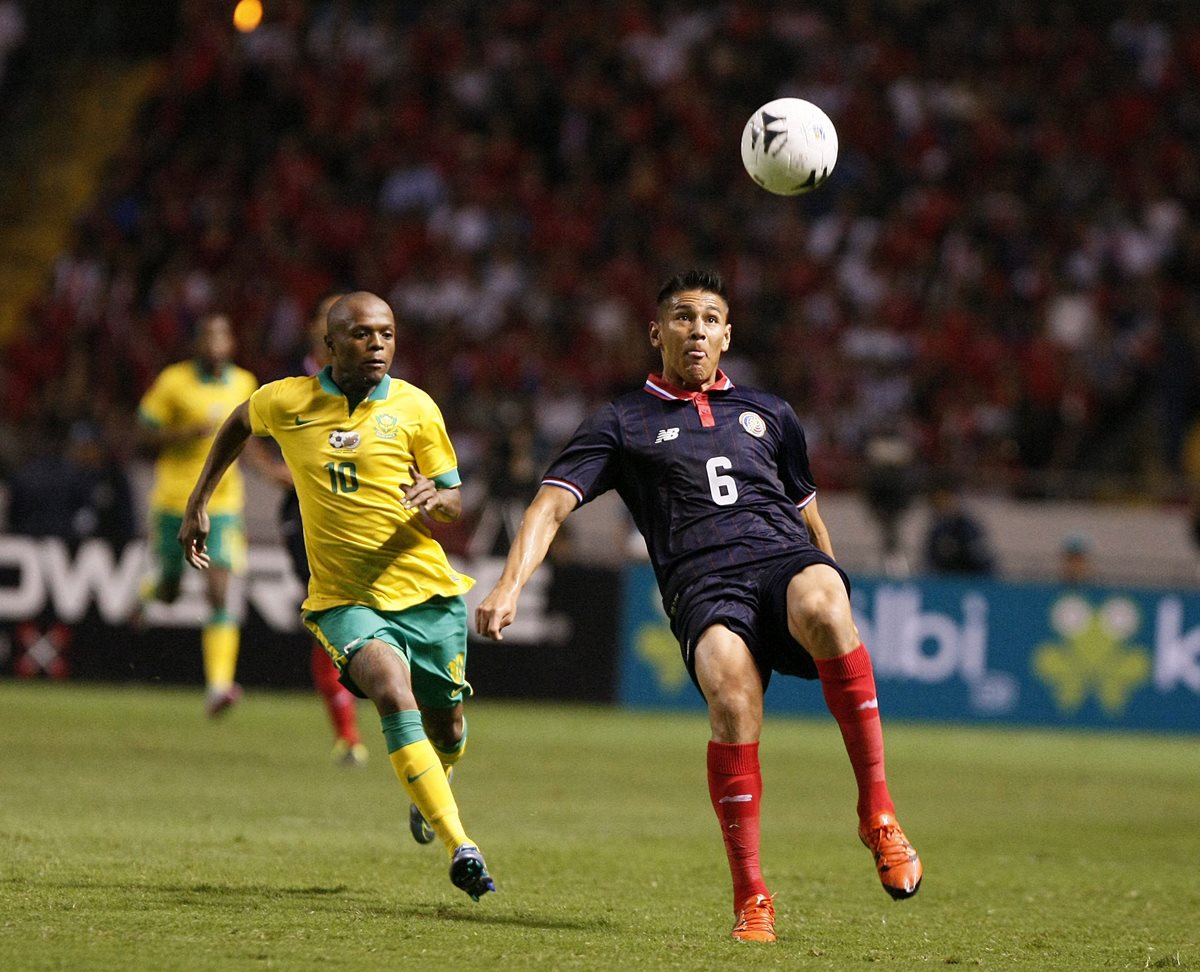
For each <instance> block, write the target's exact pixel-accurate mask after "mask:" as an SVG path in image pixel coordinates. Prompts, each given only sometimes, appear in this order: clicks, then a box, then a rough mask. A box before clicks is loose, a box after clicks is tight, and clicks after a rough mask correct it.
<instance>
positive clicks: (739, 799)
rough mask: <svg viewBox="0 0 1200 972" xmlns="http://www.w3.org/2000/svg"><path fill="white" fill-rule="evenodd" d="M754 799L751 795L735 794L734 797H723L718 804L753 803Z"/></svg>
mask: <svg viewBox="0 0 1200 972" xmlns="http://www.w3.org/2000/svg"><path fill="white" fill-rule="evenodd" d="M753 802H754V797H753V796H752V795H751V794H749V793H735V794H733V795H732V796H723V797H721V799H720V800H718V801H717V803H753Z"/></svg>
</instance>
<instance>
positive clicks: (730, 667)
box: [475, 270, 922, 942]
mask: <svg viewBox="0 0 1200 972" xmlns="http://www.w3.org/2000/svg"><path fill="white" fill-rule="evenodd" d="M730 335H731V329H730V322H729V298H728V294H727V291H726V288H725V284H724V281H723V280H722V279H721V277H720V276H719V275H718V274H716V273H713V272H710V271H702V270H688V271H685V272H683V273H680V274H677V275H676V276H674V277H672V278H671V279H670V280H668V281H667V282H666V284H664V286H663V288H662V290H661V291H660V292H659V295H658V302H657V313H656V315H655V319H654V320H653V321H652V322H651V323H650V344H651V346H652V347H654V348H656V349H658V351H659V352H660V353H661V355H662V373H661V374H657V375H653V374H652V375H650V376H649V377H648V378H647V379H646V383H645V385H644V386H643V387H642V389H640V390H639V391H635V392H631V393H629V394H626V395H623V396H621V397H620V398H617V399H616V400H614V401H613V402H611V403H609V404H608V405H606V406H604V407H603V408H601V409H600V410H599V411H597V412H596V413H595V414H594V415H592V416H591V417H590V418H589V419H587V420H586V421H585V422H584V423H583V424H582V425H581V426H580V427H579V429H578V430H577V431H576V432H575V434H574V436H573V437H572V438H571V441H570V442H569V443H568V444H567V445H566V447H565V448H564V449H563V451H562V452H561V453H560V454H559V456H558V458H557V459H555V460H554V462H553V463H552V464H551V466H550V468H549V470H548V471H547V473H546V475H545V477H544V478H543V480H542V486H541V488H540V489H539V490H538V493H537V495H536V496H535V497H534V499H533V502H532V503H530V505H529V508H528V509H527V510H526V511H525V516H524V519H523V520H522V523H521V528H520V530H519V531H518V534H517V537H516V539H515V541H514V543H513V546H512V548H511V550H510V551H509V555H508V559H507V561H506V563H505V567H504V571H503V573H502V574H501V576H500V580H499V581H498V582H497V583H496V586H495V588H494V589H493V590H492V592H491V593H490V594H488V596H487V597H486V598H484V600H483V601H482V602H481V603H480V605H479V607H478V608H477V609H476V614H475V624H476V628H477V630H478V631H479V633H480V634H482V635H485V636H487V637H490V638H494V639H496V640H500V638H501V637H502V634H501V632H502V630H503V629H504V628H505V627H506V626H507V625H509V624H511V623H512V621H513V619H514V618H515V617H516V611H517V600H518V598H519V596H520V593H521V590H522V589H523V588H524V586H525V584H526V582H527V581H528V580H529V578H530V576H531V575H532V574H533V572H534V570H536V569H537V567H538V565H539V564H541V562H542V561H543V560H544V559H545V557H546V553H547V551H548V549H549V547H550V543H551V541H552V540H553V539H554V536H555V534H556V533H557V532H558V529H559V527H560V526H561V525H562V523H563V521H564V520H565V519H566V517H567V516H568V514H570V513H571V511H572V510H574V509H575V508H576V507H577V506H579V505H581V504H583V503H586V502H588V501H589V500H592V499H594V498H595V497H597V496H599V495H600V494H601V493H604V492H606V491H607V490H609V489H615V490H617V492H618V494H619V495H620V496H621V498H622V499H623V500H624V501H625V505H626V506H627V507H628V508H629V511H630V513H631V514H632V515H633V519H634V522H635V523H636V524H637V527H638V530H639V531H640V532H641V534H642V536H643V537H644V538H645V540H646V545H647V547H648V549H649V553H650V560H651V563H652V564H653V566H654V572H655V576H656V578H657V580H658V586H659V590H660V591H661V593H662V597H663V606H664V607H665V608H666V611H667V615H668V616H669V617H670V619H671V630H672V631H673V632H674V634H675V636H676V637H677V638H678V639H679V644H680V649H681V651H682V654H683V661H684V664H685V665H686V666H687V670H688V672H689V674H690V675H691V677H692V680H693V681H694V682H695V684H696V686H697V687H698V688H699V690H700V692H701V693H702V695H703V696H704V698H705V700H706V702H707V704H708V716H709V723H710V726H711V730H712V737H711V740H710V741H709V744H708V788H709V795H710V797H711V799H712V805H713V809H714V810H715V811H716V814H717V819H718V821H719V822H720V824H721V833H722V835H723V836H724V839H725V850H726V855H727V857H728V859H729V869H730V872H731V874H732V877H733V908H734V914H735V922H734V927H733V932H732V934H733V937H734V938H735V939H739V940H742V941H766V942H773V941H775V912H774V909H773V907H772V905H771V893H770V892H769V891H768V890H767V886H766V884H765V882H764V881H763V876H762V869H761V866H760V864H759V801H760V799H761V797H762V777H761V774H760V772H759V763H758V740H759V736H760V734H761V731H762V720H763V693H764V692H765V690H766V687H767V683H768V682H769V680H770V677H771V673H772V672H780V673H783V674H788V675H799V676H801V677H803V678H816V679H820V682H821V688H822V691H823V694H824V696H825V702H826V705H828V707H829V710H830V712H831V713H832V714H833V716H834V717H835V719H836V720H837V722H838V726H839V727H840V729H841V732H842V739H843V741H844V742H845V745H846V751H847V753H848V755H849V757H850V763H851V765H852V767H853V769H854V776H855V780H856V781H857V783H858V817H859V828H858V833H859V837H860V839H861V840H862V842H863V843H864V844H865V845H866V846H867V847H868V849H870V851H871V852H872V854H873V855H874V858H875V865H876V869H877V871H878V874H879V878H880V880H881V882H882V883H883V887H884V889H885V890H886V891H887V892H888V893H889V894H890V895H891V896H892V897H893V898H897V899H901V898H908V897H911V896H912V895H914V894H916V893H917V890H918V888H919V887H920V884H921V875H922V869H921V861H920V858H919V857H918V856H917V852H916V851H915V850H914V849H913V846H912V844H910V843H909V841H908V839H907V838H906V837H905V836H904V832H903V831H902V830H901V829H900V826H899V824H898V823H897V822H896V816H895V812H896V811H895V806H894V805H893V803H892V799H891V796H890V795H889V793H888V787H887V780H886V777H885V774H884V756H883V733H882V729H881V726H880V721H879V705H878V702H877V700H876V696H875V678H874V674H873V670H872V667H871V658H870V656H869V655H868V654H867V650H866V648H865V647H863V644H862V639H861V637H860V635H859V632H858V628H857V627H856V626H855V624H854V619H853V617H852V614H851V609H850V597H849V588H850V582H849V580H848V579H847V577H846V575H845V573H844V572H843V571H842V569H841V568H840V567H839V566H838V565H837V563H836V561H835V560H834V559H833V547H832V545H831V543H830V540H829V531H828V530H827V529H826V527H825V524H824V522H823V521H822V519H821V516H820V513H819V512H818V510H817V501H816V492H817V490H816V486H815V485H814V484H813V482H812V474H811V472H810V471H809V465H808V453H807V449H806V446H805V441H804V432H803V430H802V429H801V427H800V423H799V420H798V419H797V418H796V415H795V412H794V411H793V410H792V408H791V406H789V405H788V404H787V402H785V401H784V400H783V399H781V398H779V397H777V396H775V395H771V394H768V393H765V392H761V391H756V390H754V389H746V388H740V387H738V386H736V385H734V383H733V382H732V381H731V380H730V379H729V378H728V377H727V376H726V375H725V373H724V372H722V371H721V369H720V367H719V365H720V360H721V355H722V354H723V353H724V352H725V351H727V350H728V349H729V341H730Z"/></svg>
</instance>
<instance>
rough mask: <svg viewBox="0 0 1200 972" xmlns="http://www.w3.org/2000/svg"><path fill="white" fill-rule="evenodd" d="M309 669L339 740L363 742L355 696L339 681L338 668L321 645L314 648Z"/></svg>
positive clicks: (310, 656) (351, 742)
mask: <svg viewBox="0 0 1200 972" xmlns="http://www.w3.org/2000/svg"><path fill="white" fill-rule="evenodd" d="M309 668H310V669H312V680H313V685H314V686H316V689H317V692H318V693H319V694H320V696H321V698H322V699H323V700H324V702H325V709H326V710H327V711H328V712H329V719H330V721H331V722H332V723H333V729H334V732H336V733H337V738H338V739H345V740H346V741H347V742H349V743H350V744H351V745H354V744H355V743H357V742H362V740H361V739H360V738H359V735H358V714H357V710H356V706H355V702H354V695H353V694H352V693H351V692H350V691H349V690H348V689H347V688H346V686H344V685H343V684H342V683H341V682H339V681H338V670H337V666H336V665H334V664H333V662H332V661H331V660H330V658H329V656H328V655H327V654H325V649H324V648H322V647H321V646H320V645H317V644H314V645H313V646H312V653H311V654H310V655H309Z"/></svg>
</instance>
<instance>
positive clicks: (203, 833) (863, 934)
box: [0, 682, 1200, 972]
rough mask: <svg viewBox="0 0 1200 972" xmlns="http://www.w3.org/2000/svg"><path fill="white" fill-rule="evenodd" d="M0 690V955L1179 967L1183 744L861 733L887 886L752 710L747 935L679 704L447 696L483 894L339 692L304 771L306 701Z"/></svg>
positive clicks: (827, 767) (1185, 775) (298, 965)
mask: <svg viewBox="0 0 1200 972" xmlns="http://www.w3.org/2000/svg"><path fill="white" fill-rule="evenodd" d="M200 710H201V699H200V695H199V693H198V691H184V690H180V689H152V688H132V687H129V688H125V687H107V686H103V687H102V686H57V685H47V684H27V683H13V682H0V966H2V967H3V968H4V969H6V970H16V972H24V970H35V969H71V970H106V969H113V970H121V972H135V970H143V969H145V970H164V969H186V970H210V969H211V970H217V969H220V970H226V969H281V970H292V969H356V970H370V969H389V970H393V969H394V970H400V969H407V970H417V972H421V970H425V969H448V970H449V969H453V970H461V969H465V968H472V969H495V970H497V972H501V970H505V969H523V968H534V969H547V970H550V969H554V970H557V969H634V968H674V969H688V970H705V969H728V968H734V967H737V968H742V967H745V968H761V967H775V966H786V967H788V968H796V969H827V970H841V969H856V968H864V969H865V968H878V967H883V968H891V969H915V968H926V967H929V968H932V967H943V966H958V965H962V966H969V967H973V966H981V967H984V968H993V969H1030V970H1056V969H1063V970H1071V972H1077V970H1091V969H1145V968H1151V969H1155V968H1187V969H1200V945H1198V944H1197V942H1198V940H1200V809H1198V808H1200V756H1198V750H1200V743H1198V741H1197V739H1195V738H1183V737H1175V738H1170V737H1152V736H1113V735H1083V734H1075V733H1045V732H1023V731H981V730H976V729H964V728H958V727H944V726H942V727H929V726H923V725H915V724H893V725H890V726H889V727H888V742H889V764H890V769H891V777H892V788H893V792H894V795H895V796H896V798H897V801H898V803H899V805H900V809H901V819H902V820H903V821H904V822H905V826H906V828H907V830H908V833H909V836H910V837H911V838H912V839H913V841H914V842H915V843H916V844H917V846H918V848H919V849H920V850H921V853H922V856H923V858H924V861H925V866H926V879H925V885H924V887H923V888H922V891H921V893H920V895H918V896H917V898H915V899H913V900H912V901H909V902H903V903H893V902H892V901H891V900H890V899H889V898H888V897H887V895H885V894H884V892H883V891H882V890H881V889H880V887H879V885H878V882H877V881H876V879H875V875H874V872H873V869H872V867H871V862H870V858H869V855H868V854H867V852H866V851H865V850H864V849H863V848H862V847H861V845H859V844H858V842H857V839H856V837H855V834H854V820H853V800H854V797H853V787H852V782H851V776H850V772H849V768H848V766H847V764H846V762H845V756H844V755H843V753H842V750H841V744H840V740H839V739H838V737H837V734H836V730H835V729H834V727H833V725H832V722H831V721H791V720H782V719H777V718H776V719H773V720H771V721H769V722H768V726H767V731H766V733H765V737H764V741H763V754H762V756H763V767H764V775H765V789H766V792H765V801H764V838H763V859H764V863H765V868H766V873H767V879H768V882H769V883H770V885H771V887H772V890H773V891H774V892H775V893H776V895H777V897H776V908H777V911H778V931H779V936H780V940H779V942H778V944H777V945H774V946H769V945H767V946H763V945H739V944H736V943H734V942H732V941H730V940H729V939H728V938H727V936H728V932H729V927H730V924H731V919H732V916H731V913H730V900H729V891H728V876H727V872H726V869H725V864H724V855H723V852H722V849H721V845H720V837H719V833H718V831H717V828H716V826H715V821H714V818H713V813H712V810H711V808H710V807H709V805H708V797H707V792H706V788H705V781H704V746H705V740H706V738H707V726H706V724H705V720H704V719H703V717H702V716H698V715H695V714H690V715H661V714H650V713H629V712H622V711H618V710H607V709H593V708H572V707H555V706H540V705H516V704H503V703H488V702H475V703H472V708H471V710H470V711H471V715H470V725H471V741H470V747H469V750H468V754H467V757H466V759H465V760H464V762H463V764H462V766H461V770H460V772H459V773H458V774H457V776H456V778H455V789H456V791H457V793H458V795H459V801H460V804H461V806H462V809H463V816H464V820H465V822H466V824H467V827H468V830H469V831H470V833H471V834H472V836H473V837H474V838H475V839H476V840H478V841H479V842H480V844H481V846H482V847H483V849H484V851H485V852H486V854H487V858H488V863H489V866H490V868H491V870H492V872H493V874H494V875H495V877H496V879H497V882H498V884H499V887H500V893H499V894H496V895H488V896H487V897H486V898H485V899H484V900H483V901H481V902H480V903H478V904H474V903H472V902H471V901H470V900H469V899H468V898H467V897H466V896H465V895H463V894H462V893H461V892H459V891H457V890H455V889H454V888H453V887H452V886H451V885H450V883H449V881H448V879H447V874H446V860H445V857H444V854H443V852H442V851H441V850H440V848H439V847H437V846H432V847H419V846H417V845H416V844H414V843H413V842H412V840H411V839H410V838H409V835H408V829H407V820H406V807H407V800H406V799H404V798H403V796H402V794H401V792H400V788H399V785H398V784H397V783H396V782H395V780H394V778H393V777H392V775H391V769H390V766H389V765H388V763H387V761H386V759H385V758H384V756H383V751H382V746H381V743H380V740H379V737H378V735H377V729H376V728H375V727H376V725H377V723H376V722H375V720H374V718H373V717H372V716H371V715H370V714H369V713H368V711H367V710H366V708H363V709H362V710H360V711H361V715H362V721H363V724H364V726H366V727H368V729H369V736H368V742H369V743H370V744H371V752H372V763H371V765H370V766H369V767H368V768H367V769H366V770H363V771H353V770H344V769H338V768H335V767H333V766H332V765H331V764H330V763H329V762H328V751H329V740H328V738H327V729H326V726H325V722H324V716H323V714H322V712H321V709H320V706H319V703H318V702H317V700H316V699H315V697H312V696H308V695H304V694H291V693H287V694H284V693H277V694H272V693H264V692H251V693H250V694H249V695H248V697H247V699H246V701H245V702H244V703H243V704H242V705H241V706H240V707H239V708H238V709H236V710H234V711H233V712H231V713H230V714H229V716H228V718H226V719H224V720H223V721H220V722H216V723H213V722H208V721H205V720H204V719H203V718H202V716H201V711H200Z"/></svg>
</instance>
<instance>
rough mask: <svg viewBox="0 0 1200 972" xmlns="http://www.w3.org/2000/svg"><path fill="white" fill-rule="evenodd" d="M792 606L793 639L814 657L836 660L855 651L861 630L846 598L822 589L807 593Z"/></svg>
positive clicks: (789, 618)
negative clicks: (858, 628) (856, 640)
mask: <svg viewBox="0 0 1200 972" xmlns="http://www.w3.org/2000/svg"><path fill="white" fill-rule="evenodd" d="M788 607H789V610H788V621H789V626H790V627H791V629H792V634H793V637H795V638H796V640H797V641H799V642H800V643H801V644H803V645H804V646H805V647H806V648H808V649H809V651H810V652H812V653H813V654H815V655H817V656H818V657H833V656H836V655H840V654H844V653H845V652H847V651H850V650H852V649H853V647H854V644H855V639H856V637H857V629H856V628H855V626H854V618H853V615H852V614H851V611H850V605H849V602H848V601H847V599H846V598H845V597H844V596H840V595H839V594H837V593H835V592H833V591H828V590H825V589H823V588H818V589H815V590H810V591H806V592H804V593H803V594H802V595H801V596H800V597H798V598H796V599H795V600H794V601H792V602H791V603H790V604H789V605H788Z"/></svg>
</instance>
